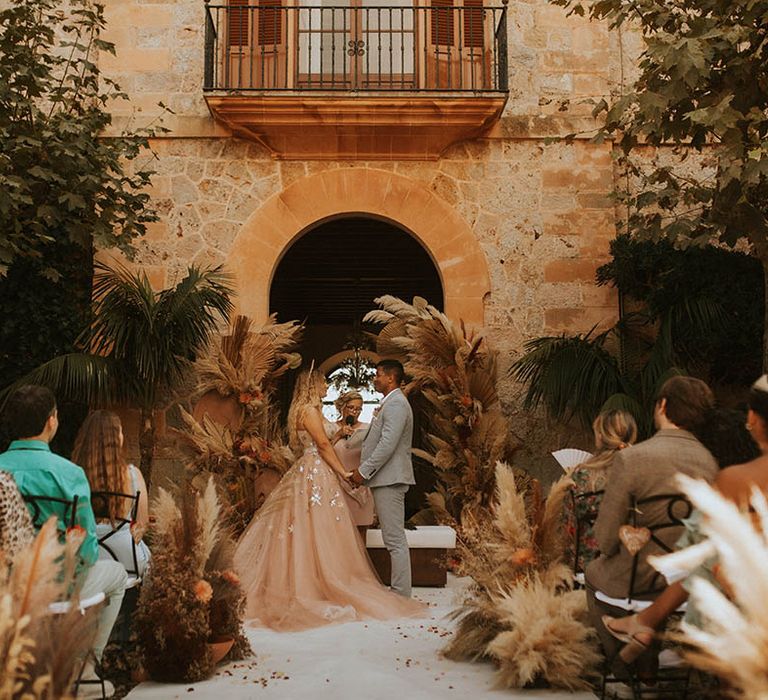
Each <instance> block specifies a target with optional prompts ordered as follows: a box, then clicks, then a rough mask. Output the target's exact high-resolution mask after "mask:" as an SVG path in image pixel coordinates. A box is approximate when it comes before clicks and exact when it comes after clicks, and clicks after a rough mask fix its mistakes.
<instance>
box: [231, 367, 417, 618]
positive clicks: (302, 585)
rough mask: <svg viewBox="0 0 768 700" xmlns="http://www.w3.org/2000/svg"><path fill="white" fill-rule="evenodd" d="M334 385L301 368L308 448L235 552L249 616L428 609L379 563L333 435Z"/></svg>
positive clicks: (294, 441)
mask: <svg viewBox="0 0 768 700" xmlns="http://www.w3.org/2000/svg"><path fill="white" fill-rule="evenodd" d="M327 390H328V386H327V384H326V382H325V378H324V377H323V375H322V374H321V373H320V372H317V371H312V370H310V371H308V372H302V373H301V374H300V375H299V377H298V379H297V382H296V388H295V390H294V393H293V401H292V403H291V408H290V411H289V413H288V431H289V437H290V443H291V448H292V449H293V450H294V453H295V454H299V453H300V454H301V456H300V457H299V459H298V461H297V462H296V463H295V464H294V465H293V466H292V467H291V468H290V469H289V470H288V472H286V474H285V476H284V477H283V478H282V480H281V481H280V483H279V484H278V485H277V487H276V488H275V490H274V491H273V492H272V493H271V494H270V496H269V498H268V499H267V500H266V502H265V503H264V505H263V506H262V507H261V508H260V510H259V511H258V512H257V513H256V515H254V517H253V520H252V521H251V523H250V524H249V525H248V527H247V529H246V530H245V532H244V533H243V535H242V537H241V538H240V541H239V542H238V545H237V550H236V552H235V567H236V569H237V570H238V573H239V575H240V579H241V581H242V585H243V590H244V591H245V595H246V616H247V617H249V618H253V619H254V620H255V621H256V622H257V623H259V624H261V625H265V626H267V627H271V628H272V629H276V630H282V631H293V630H300V629H307V628H310V627H318V626H320V625H327V624H330V623H336V622H349V621H352V620H364V619H379V620H385V619H392V618H398V617H415V616H419V615H422V614H424V612H425V606H424V605H422V604H421V603H418V602H417V601H414V600H411V599H409V598H404V597H403V596H400V595H398V594H397V593H394V592H392V591H390V590H389V589H387V588H385V587H384V586H382V585H381V583H380V582H379V580H378V578H377V577H376V574H375V573H374V571H373V569H372V568H371V564H370V562H369V560H368V555H367V553H366V551H365V547H364V546H363V543H362V541H361V540H360V537H359V535H358V532H357V528H356V526H355V523H354V522H353V520H352V516H351V514H350V512H349V509H348V506H347V502H346V500H345V498H344V493H343V488H342V486H341V480H343V479H347V478H348V477H349V472H347V471H346V470H345V469H344V467H343V465H342V464H341V462H340V461H339V458H338V456H337V455H336V453H335V451H334V449H333V447H332V446H331V443H330V442H329V440H328V437H327V435H326V427H325V425H324V419H323V415H322V412H321V407H322V397H323V396H325V394H326V392H327Z"/></svg>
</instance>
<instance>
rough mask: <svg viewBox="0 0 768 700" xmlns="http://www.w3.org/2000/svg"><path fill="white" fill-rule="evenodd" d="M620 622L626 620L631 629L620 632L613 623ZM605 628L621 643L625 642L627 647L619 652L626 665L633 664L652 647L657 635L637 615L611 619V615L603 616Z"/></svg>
mask: <svg viewBox="0 0 768 700" xmlns="http://www.w3.org/2000/svg"><path fill="white" fill-rule="evenodd" d="M618 620H622V621H624V620H626V621H627V622H629V627H628V629H626V630H619V629H616V628H615V627H613V626H612V623H614V622H617V621H618ZM602 621H603V626H604V627H605V629H607V630H608V632H609V633H610V634H611V635H612V636H614V637H616V639H618V640H619V641H620V642H624V644H625V646H624V647H623V648H622V649H621V651H620V652H619V657H620V658H621V660H622V661H623V662H624V663H625V664H631V663H632V662H633V661H635V659H637V657H638V656H640V655H641V654H642V653H643V652H644V651H646V650H647V649H648V647H650V646H651V642H652V641H653V637H654V635H655V634H656V632H655V630H654V629H653V627H648V626H647V625H643V624H642V623H640V622H638V621H637V615H629V616H628V617H621V618H619V617H611V616H610V615H603V617H602Z"/></svg>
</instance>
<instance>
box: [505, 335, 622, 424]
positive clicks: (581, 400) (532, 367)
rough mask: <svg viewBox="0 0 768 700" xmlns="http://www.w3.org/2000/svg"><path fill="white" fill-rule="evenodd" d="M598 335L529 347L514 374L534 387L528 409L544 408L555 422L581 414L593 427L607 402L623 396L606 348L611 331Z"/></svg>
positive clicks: (615, 365) (551, 340)
mask: <svg viewBox="0 0 768 700" xmlns="http://www.w3.org/2000/svg"><path fill="white" fill-rule="evenodd" d="M593 332H594V329H592V331H590V332H589V333H586V334H584V335H577V336H573V337H569V336H566V335H562V336H547V337H543V338H534V339H533V340H531V341H528V342H527V343H526V344H525V346H524V347H525V351H526V353H525V355H523V357H521V358H520V359H518V360H516V361H515V362H514V363H513V364H512V366H511V368H510V371H509V373H510V375H511V376H512V377H513V378H514V379H516V380H518V381H520V382H523V383H525V384H527V385H528V388H527V392H526V396H525V401H524V405H525V407H526V408H527V409H532V408H535V407H536V406H538V405H539V404H544V406H545V407H546V408H547V410H548V411H549V413H550V414H551V415H552V416H553V417H554V418H557V419H560V420H564V419H568V418H570V416H572V415H575V416H577V417H578V418H579V419H580V420H581V421H582V423H583V424H584V425H586V426H588V425H590V424H591V422H592V420H593V418H594V417H595V415H597V412H598V411H599V410H600V406H601V405H602V404H603V403H604V402H605V400H606V399H607V398H608V397H609V396H611V395H613V394H616V393H619V392H621V391H623V389H624V380H623V377H622V374H621V371H620V368H619V365H618V362H617V359H616V358H615V357H614V356H613V355H611V353H609V352H608V351H607V350H606V348H605V343H606V340H607V338H608V335H609V332H605V333H600V334H598V335H594V336H593Z"/></svg>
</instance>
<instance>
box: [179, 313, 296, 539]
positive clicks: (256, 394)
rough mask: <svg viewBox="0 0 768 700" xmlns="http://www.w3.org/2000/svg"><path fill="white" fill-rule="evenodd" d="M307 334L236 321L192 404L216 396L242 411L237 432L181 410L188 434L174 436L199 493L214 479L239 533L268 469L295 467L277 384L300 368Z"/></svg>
mask: <svg viewBox="0 0 768 700" xmlns="http://www.w3.org/2000/svg"><path fill="white" fill-rule="evenodd" d="M302 330H303V329H302V326H301V325H300V324H299V323H298V322H296V321H291V322H288V323H276V322H275V317H274V316H272V317H270V319H269V321H268V322H267V323H266V324H265V325H264V326H262V327H260V328H256V329H254V328H253V324H252V322H251V320H250V319H249V318H247V317H245V316H238V317H236V318H235V321H234V323H233V325H232V328H231V329H230V331H229V333H228V334H226V335H222V336H219V337H217V338H215V339H214V340H213V342H212V343H211V344H210V345H209V347H208V349H207V351H206V353H205V354H204V355H202V356H201V357H200V358H199V359H198V360H197V362H195V365H194V370H195V372H196V377H197V384H196V388H195V393H194V395H193V396H192V397H191V398H192V401H193V402H194V400H195V399H198V398H200V397H202V396H205V395H206V394H210V393H211V392H215V394H217V395H218V396H220V397H222V398H225V399H227V398H228V399H231V401H232V403H233V404H234V405H236V406H237V407H239V409H240V411H241V415H242V417H241V419H240V420H239V421H238V424H237V425H236V426H233V425H228V426H225V425H221V424H219V423H217V422H216V421H214V420H212V419H211V418H210V417H209V416H208V415H206V414H204V415H203V416H201V417H199V418H195V417H194V416H193V415H192V414H191V413H189V412H188V411H186V410H184V409H183V408H181V417H182V421H183V424H184V427H183V428H182V429H181V430H178V431H176V432H177V434H178V435H179V436H180V438H181V442H182V445H183V446H186V448H187V449H188V451H189V464H188V467H189V471H190V472H191V473H192V476H193V478H195V477H198V478H197V479H196V483H198V485H200V486H201V487H202V484H204V482H205V480H206V479H207V477H208V476H209V475H210V474H214V475H215V476H216V480H217V485H218V487H219V491H220V493H221V494H223V496H224V499H225V510H226V517H227V519H228V520H229V521H230V523H231V524H232V526H233V527H234V528H235V530H236V532H239V531H241V530H242V529H243V528H244V527H245V525H246V524H247V523H248V522H250V520H251V517H252V516H253V513H254V512H255V511H256V510H257V508H258V507H259V505H260V498H259V494H258V490H257V489H256V487H255V482H256V480H257V479H258V477H259V475H260V474H261V473H262V472H263V471H264V470H265V469H270V470H274V471H275V472H277V473H278V474H283V473H284V472H285V471H286V470H287V469H288V468H289V467H290V465H291V463H292V461H293V456H292V454H291V452H290V450H289V449H288V446H287V444H286V440H285V436H284V434H283V427H282V425H281V424H280V421H279V414H280V412H279V410H278V409H277V407H276V406H275V404H274V400H273V396H274V391H275V387H276V383H277V380H278V379H279V378H280V377H281V376H283V375H284V374H285V373H286V372H288V371H289V370H292V369H296V368H297V367H299V365H300V364H301V356H300V355H299V354H298V353H296V352H294V351H295V349H296V347H298V344H299V341H300V340H301V333H302Z"/></svg>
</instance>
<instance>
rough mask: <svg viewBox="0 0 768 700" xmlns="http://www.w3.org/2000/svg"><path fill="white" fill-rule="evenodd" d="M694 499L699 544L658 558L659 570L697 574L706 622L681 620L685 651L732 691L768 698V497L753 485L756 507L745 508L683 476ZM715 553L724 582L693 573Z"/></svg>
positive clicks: (695, 594)
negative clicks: (699, 514) (687, 648)
mask: <svg viewBox="0 0 768 700" xmlns="http://www.w3.org/2000/svg"><path fill="white" fill-rule="evenodd" d="M678 479H679V482H680V484H681V486H682V489H683V490H684V491H685V493H686V494H687V495H688V497H689V498H690V500H691V503H693V505H694V506H695V507H696V508H697V509H698V510H699V511H701V512H702V513H703V515H704V517H703V518H702V519H701V531H702V534H703V535H705V536H706V538H707V539H706V540H704V541H703V542H702V543H700V544H696V545H693V546H692V547H688V548H687V549H684V550H680V551H679V552H675V553H673V554H670V555H667V556H663V557H658V558H657V559H656V561H655V562H654V565H656V564H657V563H658V564H659V567H658V568H659V569H660V570H662V571H663V570H664V567H670V568H671V569H673V570H677V571H680V570H683V571H689V572H692V573H693V574H694V575H693V577H692V579H691V587H690V591H691V597H690V602H689V604H693V605H695V606H696V609H697V611H698V612H699V614H700V617H701V618H702V620H703V626H702V627H696V626H694V625H691V624H687V623H685V622H684V623H683V624H682V632H683V637H682V641H683V642H685V643H687V644H689V645H691V647H692V648H691V650H690V651H689V652H688V653H687V654H686V656H687V657H688V659H689V660H690V661H691V663H693V664H694V665H695V666H697V667H698V668H700V669H702V670H704V671H706V672H708V673H711V674H712V675H715V676H718V677H720V678H722V679H725V681H726V682H727V684H728V686H729V688H728V690H729V691H730V692H729V693H728V694H729V695H730V696H732V697H743V698H749V700H768V670H767V669H768V502H767V501H766V497H765V495H764V494H763V493H761V492H760V491H758V490H757V489H756V488H755V489H754V490H753V493H752V497H751V506H752V510H753V511H754V512H753V513H745V512H742V511H741V510H739V508H738V507H737V506H736V505H735V504H734V503H733V502H732V501H729V500H727V499H725V498H723V496H721V495H720V494H719V493H718V492H717V491H715V489H713V488H712V487H711V486H709V485H708V484H706V483H704V482H703V481H698V480H695V479H691V478H688V477H684V476H680V477H678ZM713 555H716V557H717V562H718V563H717V569H716V579H717V580H718V581H719V582H720V583H721V584H722V585H721V587H720V588H718V587H717V586H716V585H714V584H713V583H711V582H710V581H709V580H707V579H706V578H703V577H699V576H696V575H695V569H697V568H698V567H699V566H700V565H701V564H702V563H704V562H705V561H707V560H711V558H712V557H713Z"/></svg>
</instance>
